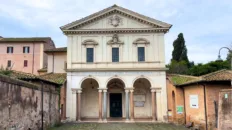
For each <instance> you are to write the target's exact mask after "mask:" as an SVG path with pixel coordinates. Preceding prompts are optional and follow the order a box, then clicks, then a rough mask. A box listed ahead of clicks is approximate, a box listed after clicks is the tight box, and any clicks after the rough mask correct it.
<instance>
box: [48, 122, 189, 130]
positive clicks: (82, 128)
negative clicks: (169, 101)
mask: <svg viewBox="0 0 232 130" xmlns="http://www.w3.org/2000/svg"><path fill="white" fill-rule="evenodd" d="M49 130H188V129H186V128H184V127H183V126H176V125H173V124H164V123H156V124H148V123H106V124H105V123H104V124H98V123H83V124H64V125H62V126H60V127H54V128H51V129H49Z"/></svg>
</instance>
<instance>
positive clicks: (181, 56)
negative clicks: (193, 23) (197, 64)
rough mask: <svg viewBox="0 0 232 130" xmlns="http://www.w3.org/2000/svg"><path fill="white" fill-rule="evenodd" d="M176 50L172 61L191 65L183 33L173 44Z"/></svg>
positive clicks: (173, 52)
mask: <svg viewBox="0 0 232 130" xmlns="http://www.w3.org/2000/svg"><path fill="white" fill-rule="evenodd" d="M173 47H174V50H173V51H172V61H177V62H180V61H185V62H186V63H187V64H189V59H188V56H187V53H188V51H187V48H186V46H185V40H184V36H183V33H180V34H179V35H178V38H177V39H176V40H175V41H174V42H173Z"/></svg>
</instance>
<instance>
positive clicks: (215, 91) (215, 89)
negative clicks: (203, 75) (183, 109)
mask: <svg viewBox="0 0 232 130" xmlns="http://www.w3.org/2000/svg"><path fill="white" fill-rule="evenodd" d="M229 88H231V86H230V82H224V83H223V82H221V83H216V82H214V83H213V82H212V83H207V84H206V95H207V96H206V103H207V105H206V109H207V118H208V119H207V120H208V129H209V130H214V129H216V128H217V127H216V115H215V105H214V101H215V102H216V104H218V100H219V92H220V90H222V89H229ZM216 107H217V106H216Z"/></svg>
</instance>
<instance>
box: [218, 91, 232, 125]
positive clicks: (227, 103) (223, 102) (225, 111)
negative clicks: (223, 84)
mask: <svg viewBox="0 0 232 130" xmlns="http://www.w3.org/2000/svg"><path fill="white" fill-rule="evenodd" d="M218 117H219V118H218V126H219V128H218V129H219V130H231V129H232V123H231V122H232V89H230V90H229V89H227V90H221V91H220V94H219V109H218Z"/></svg>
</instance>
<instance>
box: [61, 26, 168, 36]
mask: <svg viewBox="0 0 232 130" xmlns="http://www.w3.org/2000/svg"><path fill="white" fill-rule="evenodd" d="M168 30H169V28H142V29H141V28H140V29H138V28H135V29H132V28H120V29H116V28H114V29H82V30H63V33H64V34H66V35H68V34H99V33H101V34H114V33H155V32H156V33H167V32H168Z"/></svg>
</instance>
